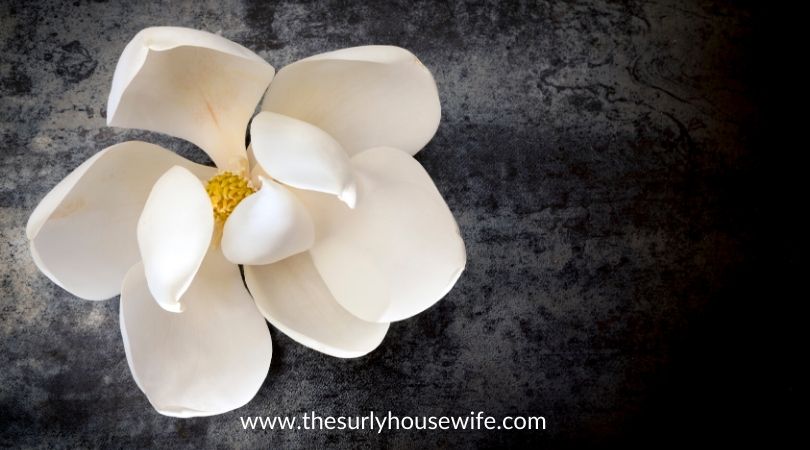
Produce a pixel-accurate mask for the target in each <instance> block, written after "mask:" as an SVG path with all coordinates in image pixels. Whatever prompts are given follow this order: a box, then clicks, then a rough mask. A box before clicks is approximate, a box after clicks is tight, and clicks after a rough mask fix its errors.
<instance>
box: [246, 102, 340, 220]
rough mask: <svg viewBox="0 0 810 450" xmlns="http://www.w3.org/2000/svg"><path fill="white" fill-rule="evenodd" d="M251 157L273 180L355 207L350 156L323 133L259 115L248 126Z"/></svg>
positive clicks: (293, 121)
mask: <svg viewBox="0 0 810 450" xmlns="http://www.w3.org/2000/svg"><path fill="white" fill-rule="evenodd" d="M250 138H251V147H252V153H253V157H254V158H255V159H256V162H258V164H259V165H260V166H261V167H262V169H264V171H265V172H266V173H268V174H269V175H270V176H272V177H273V178H275V179H276V180H278V181H280V182H282V183H284V184H286V185H289V186H292V187H295V188H299V189H307V190H311V191H317V192H326V193H329V194H335V195H337V196H338V197H339V198H340V199H341V200H343V201H344V202H346V204H348V205H349V206H350V207H353V206H354V200H355V198H354V195H353V194H354V190H355V187H354V177H353V176H352V169H351V164H350V163H349V157H348V155H347V154H346V152H345V151H344V150H343V147H341V146H340V143H338V141H336V140H335V139H334V138H333V137H332V136H330V135H329V134H328V133H326V132H325V131H323V130H321V129H320V128H318V127H316V126H315V125H312V124H310V123H307V122H304V121H301V120H298V119H294V118H292V117H288V116H285V115H282V114H276V113H272V112H266V111H265V112H262V113H259V114H258V115H257V116H256V117H254V118H253V122H251V125H250Z"/></svg>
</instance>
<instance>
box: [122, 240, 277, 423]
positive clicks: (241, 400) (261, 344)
mask: <svg viewBox="0 0 810 450" xmlns="http://www.w3.org/2000/svg"><path fill="white" fill-rule="evenodd" d="M182 301H183V304H185V305H187V307H186V310H185V311H183V312H182V313H180V314H174V313H171V312H168V311H166V310H164V309H162V308H160V306H158V305H157V303H156V302H155V299H154V298H153V297H152V296H151V293H150V291H149V288H148V287H147V284H146V277H145V275H144V268H143V265H142V264H137V265H135V266H134V267H133V268H132V270H131V271H130V272H129V273H128V274H127V277H126V279H125V280H124V285H123V287H122V292H121V312H120V316H121V323H120V325H121V334H122V336H123V340H124V349H125V351H126V355H127V362H128V363H129V368H130V370H131V371H132V376H133V378H134V379H135V381H136V383H137V384H138V387H140V388H141V390H142V391H143V392H144V393H145V394H146V396H147V398H148V399H149V402H150V403H151V404H152V406H154V408H155V409H156V410H157V411H158V412H160V413H161V414H165V415H168V416H175V417H193V416H210V415H213V414H221V413H224V412H227V411H230V410H233V409H236V408H239V407H240V406H242V405H244V404H245V403H247V402H248V401H250V399H252V398H253V396H254V395H256V392H257V391H258V390H259V388H260V387H261V385H262V383H263V382H264V379H265V377H266V376H267V371H268V369H269V368H270V358H271V355H272V344H271V341H270V333H269V331H268V329H267V323H265V321H264V319H263V318H262V316H261V314H260V313H259V311H258V310H257V309H256V306H255V304H254V303H253V300H252V299H251V298H250V295H249V294H248V292H247V291H246V290H245V288H244V285H243V284H242V279H241V277H240V275H239V268H238V267H237V266H235V265H233V264H231V263H229V262H228V261H226V260H225V258H224V257H223V256H222V253H221V252H219V251H218V250H217V249H216V248H212V249H211V251H209V252H208V255H207V256H206V258H205V261H204V262H203V264H202V267H201V268H200V271H199V273H198V274H197V276H196V277H195V278H194V282H193V283H192V284H191V286H190V287H189V289H188V291H187V292H186V293H185V294H184V295H183V300H182Z"/></svg>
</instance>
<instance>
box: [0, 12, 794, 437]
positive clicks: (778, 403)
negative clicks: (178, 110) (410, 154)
mask: <svg viewBox="0 0 810 450" xmlns="http://www.w3.org/2000/svg"><path fill="white" fill-rule="evenodd" d="M730 3H731V2H730ZM152 25H181V26H188V27H194V28H201V29H205V30H209V31H213V32H219V33H221V34H222V35H224V36H226V37H228V38H230V39H232V40H235V41H236V42H239V43H241V44H243V45H245V46H247V47H249V48H251V49H253V50H255V51H256V52H257V53H258V54H260V55H261V56H263V57H265V58H266V59H267V60H268V61H270V62H271V63H272V64H273V65H275V66H276V67H277V68H280V67H282V66H284V65H286V64H288V63H290V62H292V61H294V60H296V59H298V58H301V57H304V56H307V55H311V54H314V53H319V52H323V51H327V50H333V49H338V48H341V47H347V46H354V45H361V44H369V43H377V44H394V45H399V46H402V47H405V48H408V49H410V50H412V51H413V52H414V53H415V54H417V55H418V56H419V57H420V58H421V60H422V61H423V62H424V64H425V65H426V66H427V67H429V68H430V69H431V70H432V71H433V73H434V75H435V77H436V81H437V83H438V86H439V92H440V95H441V100H442V106H443V118H442V123H441V127H440V128H439V130H438V133H437V134H436V137H435V138H434V139H433V141H432V142H431V143H430V144H429V145H428V146H427V147H426V148H425V150H423V152H422V153H420V154H419V155H418V156H417V159H418V160H419V161H420V162H421V163H422V164H423V165H424V166H425V167H426V168H427V170H428V172H429V173H430V174H431V176H432V177H433V179H434V180H435V182H436V184H437V186H438V188H439V190H440V191H441V192H442V194H443V195H444V196H445V198H446V199H447V202H448V204H449V205H450V208H451V209H452V211H453V212H454V213H455V215H456V217H457V219H458V222H459V225H460V227H461V232H462V234H463V236H464V239H465V241H466V243H467V249H468V255H469V262H468V265H467V270H466V272H465V273H464V275H463V276H462V277H461V279H460V281H459V282H458V284H457V285H456V287H455V289H453V290H452V291H451V292H450V294H449V295H448V296H447V297H446V298H445V299H444V300H442V301H441V302H440V303H438V304H437V305H436V306H434V307H433V308H431V309H430V310H428V311H427V312H425V313H423V314H421V315H419V316H417V317H416V318H414V319H412V320H408V321H405V322H401V323H397V324H394V325H392V326H391V330H390V332H389V334H388V336H387V337H386V340H385V341H384V343H383V344H382V345H381V346H380V348H379V349H377V350H376V351H375V352H374V353H372V354H371V355H370V356H368V357H364V358H361V359H357V360H340V359H334V358H330V357H327V356H324V355H321V354H319V353H316V352H314V351H311V350H309V349H306V348H304V347H302V346H301V345H298V344H296V343H295V342H293V341H292V340H290V339H288V338H286V337H285V336H284V335H282V334H281V333H279V332H278V331H276V330H274V329H272V330H271V332H272V336H273V339H274V355H273V362H272V366H271V369H270V373H269V376H268V377H267V381H266V383H265V385H264V387H263V388H262V389H261V390H260V392H259V394H258V395H257V396H256V398H255V399H254V400H253V401H252V402H250V403H249V404H248V405H247V406H245V407H243V408H241V409H239V410H237V411H236V412H232V413H229V414H224V415H221V416H217V417H212V418H198V419H190V420H177V419H171V418H167V417H163V416H160V415H158V414H156V413H155V412H154V411H153V410H152V408H151V407H150V406H149V403H148V402H147V400H146V398H145V396H144V395H143V394H142V393H141V392H140V391H139V390H138V388H137V386H136V385H135V383H134V382H133V380H132V378H131V376H130V374H129V370H128V368H127V363H126V361H125V358H124V350H123V347H122V344H121V338H120V334H119V328H118V302H117V300H111V301H107V302H85V301H81V300H78V299H76V298H74V297H72V296H71V295H70V294H68V293H66V292H65V291H63V290H61V289H60V288H58V287H57V286H55V285H54V284H52V283H51V282H50V281H48V279H47V278H46V277H45V276H43V275H42V274H40V273H39V272H38V271H37V269H36V268H35V266H34V264H33V262H32V260H31V257H30V256H29V253H28V247H27V244H26V238H25V235H24V227H25V223H26V220H27V218H28V215H29V214H30V212H31V210H32V208H33V207H34V206H35V205H36V204H37V202H38V201H39V200H40V199H41V198H42V197H43V196H44V195H45V193H46V192H48V190H49V189H51V188H52V187H53V186H54V185H55V184H56V183H57V182H58V181H59V180H60V179H61V178H63V177H64V176H65V175H66V174H67V173H68V172H69V171H70V170H72V169H73V168H74V167H76V166H77V165H79V164H80V163H81V162H82V161H83V160H85V159H86V158H88V157H89V156H90V155H92V154H94V153H95V152H97V151H99V150H101V149H102V148H104V147H106V146H109V145H111V144H114V143H117V142H122V141H125V140H128V139H136V138H137V139H143V140H147V141H152V142H156V143H159V144H161V145H164V146H165V147H167V148H170V149H173V150H176V151H177V152H179V153H181V154H183V155H185V156H187V157H190V158H192V159H194V160H197V161H201V162H202V161H205V160H206V159H205V156H204V155H203V154H202V152H201V151H199V150H198V149H196V148H195V147H194V146H192V145H191V144H188V143H185V142H182V141H180V140H178V139H172V138H167V137H164V136H159V135H156V134H152V133H146V132H140V131H127V130H120V129H111V128H107V127H106V126H105V114H106V111H105V104H106V97H107V94H108V90H109V86H110V82H111V79H112V74H113V70H114V67H115V63H116V61H117V57H118V55H119V53H120V52H121V50H122V49H123V47H124V45H125V44H126V43H127V41H128V40H129V39H130V38H131V37H132V36H133V35H134V34H135V33H136V32H137V31H138V30H140V29H141V28H144V27H147V26H152ZM762 38H763V33H762V30H761V29H760V21H759V16H758V12H756V11H753V10H751V9H750V8H749V7H748V6H747V5H745V4H741V3H739V2H737V3H733V4H725V3H723V2H699V1H669V2H668V1H661V2H649V1H628V2H622V3H613V2H605V1H580V2H561V1H560V2H558V1H539V2H526V3H511V2H498V1H490V2H487V1H484V2H448V3H445V2H411V1H399V2H358V3H353V2H343V1H324V2H291V1H281V2H276V1H264V0H245V1H240V0H224V1H208V2H170V3H164V4H156V3H150V2H87V1H76V2H64V1H53V2H19V3H16V4H15V3H13V2H12V3H8V2H6V1H3V2H2V6H1V7H0V47H1V48H2V57H0V96H2V99H0V102H2V103H1V105H2V107H0V122H1V123H0V135H2V137H1V138H0V139H1V141H0V142H2V144H0V145H1V146H0V176H1V177H2V178H0V264H2V267H1V268H0V289H1V291H0V292H1V293H2V299H1V300H0V302H1V303H0V414H2V416H1V417H0V445H9V446H43V447H45V446H51V445H60V446H62V445H63V446H97V445H99V446H103V447H107V448H109V447H118V446H133V445H134V446H166V447H178V448H181V447H186V448H201V447H202V446H213V445H223V446H225V447H231V446H252V445H272V446H275V445H278V446H282V447H293V446H299V445H300V446H304V447H308V448H315V447H321V446H334V447H350V446H354V445H358V444H366V443H368V444H371V445H373V446H377V445H383V446H388V447H427V448H431V447H456V446H463V447H468V446H497V445H502V444H516V443H526V442H537V443H541V444H547V445H549V446H554V447H567V446H582V445H588V444H599V443H617V442H627V441H632V442H636V443H643V442H645V441H647V440H648V439H651V440H654V441H658V442H664V443H672V442H679V441H681V440H683V441H684V442H692V438H693V437H694V436H698V435H702V436H709V437H713V438H715V439H718V440H720V441H721V442H723V441H725V440H726V439H728V438H730V437H732V436H736V437H742V438H744V439H747V437H748V436H749V435H750V433H751V432H753V431H754V429H755V428H757V427H749V426H747V425H748V424H747V423H745V422H737V421H736V420H734V418H737V417H749V418H750V416H746V415H745V414H746V413H747V412H752V413H754V412H755V413H756V414H757V415H758V416H757V417H758V418H768V417H770V418H771V419H772V420H773V421H774V423H776V422H779V423H780V424H781V426H782V428H781V429H785V428H790V424H791V423H792V422H790V420H791V419H790V417H789V416H786V415H785V416H786V417H782V415H784V414H782V413H783V412H784V411H785V410H784V409H781V408H782V407H783V406H791V405H794V404H795V400H793V395H794V389H795V383H794V382H795V378H794V375H791V373H790V372H789V371H787V369H789V368H790V367H792V366H791V364H792V363H788V362H786V359H785V358H784V357H787V356H794V357H795V356H797V355H796V354H795V353H792V348H791V347H789V344H790V339H791V338H792V336H793V334H791V333H797V332H796V331H790V330H794V329H793V328H791V325H795V324H798V319H797V318H795V317H796V316H794V315H791V314H789V313H788V310H786V309H784V306H785V305H786V301H789V300H791V299H793V300H795V298H794V297H788V296H787V291H786V290H785V289H783V288H782V287H780V286H781V285H780V284H773V285H769V286H766V280H771V278H767V277H771V276H777V277H778V276H782V277H783V278H785V279H789V278H790V277H791V276H792V275H793V274H794V273H796V274H797V273H798V269H797V268H796V267H797V261H798V251H795V250H793V252H792V253H790V252H789V254H788V256H786V257H784V258H781V259H777V258H772V257H771V256H772V255H773V254H775V252H777V251H782V250H785V249H788V250H789V249H792V248H793V246H791V245H788V244H787V243H786V241H783V240H782V237H783V236H784V235H785V234H787V235H789V234H790V231H791V230H794V229H795V226H794V225H791V224H790V223H789V222H791V220H785V219H789V218H790V214H789V213H787V210H780V209H779V208H781V206H783V205H787V204H788V203H789V202H787V201H786V200H784V198H785V197H784V196H775V197H772V198H770V200H769V197H767V196H766V195H765V194H764V193H763V192H764V188H763V186H762V185H763V177H762V176H761V170H764V169H763V164H762V162H763V160H762V156H763V155H764V154H766V153H767V152H771V151H776V152H779V151H780V148H779V147H778V146H776V145H775V144H774V147H776V148H773V147H768V146H764V145H763V143H764V142H766V140H765V139H766V136H765V132H764V129H763V128H762V122H761V121H762V120H763V118H764V116H765V113H764V112H763V111H764V110H763V108H764V107H766V106H768V101H769V97H768V92H769V90H770V89H774V90H779V89H780V86H779V83H775V84H767V85H766V81H767V80H764V79H760V74H759V72H758V71H757V70H756V69H757V67H758V66H759V65H760V64H766V63H767V62H768V61H769V59H768V58H769V52H770V49H769V48H767V47H766V46H765V45H764V44H762ZM763 58H764V59H763ZM760 86H768V89H764V88H763V89H760ZM763 149H765V151H764V152H763V151H760V150H763ZM771 212H774V213H775V214H774V217H775V219H774V220H775V221H777V222H785V223H784V224H783V225H780V226H782V228H780V230H781V232H780V233H778V234H771V235H768V238H767V240H766V239H765V233H766V230H767V227H768V223H769V221H768V220H766V219H765V217H767V216H768V214H770V213H771ZM774 267H777V269H774ZM768 268H770V269H773V270H770V271H769V270H767V269H768ZM766 274H767V277H766ZM777 281H778V279H777ZM760 294H761V295H760ZM760 305H769V307H768V308H760ZM777 310H778V311H780V312H779V313H778V314H785V315H786V317H783V321H784V320H786V321H787V322H783V324H784V326H782V327H779V328H774V327H771V326H770V325H771V324H772V321H771V319H773V317H774V315H775V314H777V313H775V312H774V311H777ZM786 330H788V331H786ZM770 338H776V339H781V341H782V345H779V346H770V345H769V344H767V342H771V341H770ZM763 402H765V403H763ZM762 405H765V408H764V409H763V408H758V406H762ZM310 410H314V411H316V412H318V413H319V414H321V415H327V414H334V415H357V414H365V413H367V411H369V410H375V411H378V412H380V411H382V412H384V411H388V410H391V411H393V412H394V413H395V414H399V415H464V414H468V413H469V411H479V410H481V411H485V412H486V413H487V414H490V415H494V416H502V415H510V414H511V415H516V414H523V415H543V416H545V417H546V419H547V421H548V430H547V431H545V432H543V431H540V432H507V431H489V432H486V431H480V432H471V431H467V432H460V431H447V432H431V431H387V432H384V433H382V434H380V435H377V434H373V433H371V432H368V431H365V432H357V431H355V432H346V431H342V432H341V431H274V432H269V431H268V432H248V431H242V430H241V427H240V425H239V419H238V417H239V416H241V415H265V414H266V415H293V414H300V413H302V412H304V411H310ZM783 419H784V420H783ZM763 420H764V419H763ZM793 420H794V421H795V420H797V419H796V418H794V419H793ZM779 435H780V433H779V432H774V433H773V436H779Z"/></svg>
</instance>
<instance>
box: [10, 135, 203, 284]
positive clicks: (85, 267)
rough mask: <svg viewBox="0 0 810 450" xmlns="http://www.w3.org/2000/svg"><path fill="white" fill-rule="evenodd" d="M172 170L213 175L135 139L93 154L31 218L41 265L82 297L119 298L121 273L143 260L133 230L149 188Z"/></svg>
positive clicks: (30, 235) (33, 243) (28, 231)
mask: <svg viewBox="0 0 810 450" xmlns="http://www.w3.org/2000/svg"><path fill="white" fill-rule="evenodd" d="M175 165H180V166H183V167H185V168H187V169H188V170H191V171H192V172H194V173H195V175H197V176H199V177H202V178H207V177H209V176H211V175H212V174H213V173H214V172H215V170H214V169H213V168H211V167H205V166H201V165H199V164H195V163H193V162H191V161H188V160H186V159H184V158H182V157H180V156H178V155H176V154H175V153H173V152H170V151H169V150H166V149H163V148H161V147H158V146H157V145H152V144H147V143H145V142H138V141H130V142H123V143H121V144H116V145H113V146H111V147H107V148H106V149H104V150H101V151H100V152H98V153H96V154H95V155H93V156H92V157H90V158H89V159H88V160H86V161H85V162H84V163H82V164H81V165H80V166H79V167H77V168H76V169H75V170H74V171H73V172H71V173H70V174H69V175H68V176H67V177H65V178H64V179H63V180H62V181H61V182H59V184H57V185H56V186H55V187H54V188H53V189H52V190H51V191H50V192H49V193H48V194H47V195H46V196H45V197H44V198H43V199H42V201H40V203H39V205H37V207H36V208H35V209H34V211H33V212H32V213H31V217H30V218H29V220H28V225H27V227H26V234H27V236H28V239H29V240H30V241H31V243H30V247H31V253H32V257H33V259H34V262H35V263H36V265H37V267H39V269H40V270H41V271H42V272H43V273H44V274H45V275H46V276H47V277H48V278H50V279H51V280H53V282H54V283H56V284H58V285H59V286H61V287H62V288H63V289H65V290H67V291H69V292H70V293H71V294H73V295H75V296H77V297H81V298H84V299H88V300H103V299H107V298H110V297H114V296H116V295H118V293H119V292H120V291H121V281H122V280H123V279H124V275H125V274H126V273H127V271H128V270H129V268H130V267H132V265H133V264H135V263H136V262H137V261H139V260H140V255H139V254H138V243H137V238H136V228H137V223H138V217H139V216H140V214H141V210H143V205H144V203H145V202H146V198H147V197H148V196H149V191H150V190H151V189H152V186H153V185H154V184H155V181H157V179H158V178H160V176H161V175H162V174H163V173H164V172H166V170H168V169H169V168H171V167H172V166H175Z"/></svg>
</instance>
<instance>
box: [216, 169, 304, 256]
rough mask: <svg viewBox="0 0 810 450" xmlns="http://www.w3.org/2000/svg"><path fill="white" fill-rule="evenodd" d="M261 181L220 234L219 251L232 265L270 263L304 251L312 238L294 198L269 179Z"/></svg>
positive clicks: (300, 205)
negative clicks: (220, 248) (220, 243)
mask: <svg viewBox="0 0 810 450" xmlns="http://www.w3.org/2000/svg"><path fill="white" fill-rule="evenodd" d="M261 181H262V187H261V189H259V191H258V192H256V193H255V194H253V195H250V196H248V197H246V198H245V199H244V200H242V201H241V202H240V203H239V205H237V206H236V208H235V209H234V210H233V212H232V213H231V215H230V216H229V217H228V220H227V221H226V222H225V227H224V229H223V231H222V252H223V253H224V254H225V257H226V258H228V260H229V261H231V262H232V263H234V264H251V265H257V264H270V263H273V262H276V261H279V260H281V259H284V258H286V257H288V256H291V255H294V254H296V253H300V252H303V251H306V250H307V249H309V248H310V247H311V246H312V243H313V241H314V239H315V229H314V226H313V224H312V219H311V218H310V217H309V213H308V212H307V210H306V208H304V206H303V205H302V204H301V203H300V202H299V201H298V200H297V199H296V198H295V196H293V195H292V194H291V193H290V191H288V190H287V188H285V187H284V186H282V185H280V184H278V183H276V182H274V181H272V180H267V179H262V180H261Z"/></svg>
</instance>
